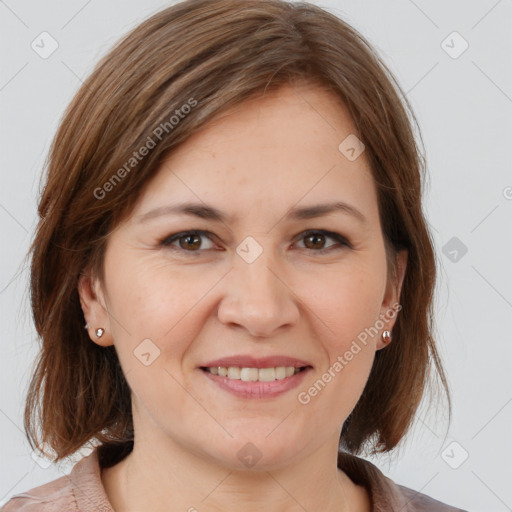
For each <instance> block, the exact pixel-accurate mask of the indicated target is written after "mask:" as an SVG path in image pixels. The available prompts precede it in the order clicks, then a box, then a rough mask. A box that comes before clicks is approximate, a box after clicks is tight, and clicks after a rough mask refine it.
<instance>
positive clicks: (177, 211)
mask: <svg viewBox="0 0 512 512" xmlns="http://www.w3.org/2000/svg"><path fill="white" fill-rule="evenodd" d="M334 212H341V213H344V214H347V215H350V216H352V217H354V218H355V219H357V220H358V221H360V222H361V223H363V224H366V223H367V222H368V220H367V219H366V217H365V216H364V215H363V214H362V213H361V212H360V211H359V210H358V209H357V208H356V207H355V206H352V205H351V204H348V203H345V202H343V201H337V202H334V203H327V204H318V205H312V206H303V207H299V208H293V209H292V210H290V211H289V212H288V213H287V214H286V215H285V218H286V219H289V220H304V219H314V218H316V217H323V216H325V215H328V214H330V213H334ZM163 215H189V216H191V217H198V218H200V219H206V220H212V221H215V222H223V223H228V222H230V221H231V220H233V219H232V218H231V216H229V215H227V214H226V213H223V212H222V211H220V210H219V209H217V208H214V207H213V206H209V205H207V204H204V203H182V204H177V205H168V206H161V207H159V208H155V209H154V210H150V211H149V212H146V213H143V214H141V215H139V216H138V222H139V223H142V222H146V221H148V220H150V219H153V218H155V217H161V216H163Z"/></svg>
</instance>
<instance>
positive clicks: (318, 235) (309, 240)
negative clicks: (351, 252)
mask: <svg viewBox="0 0 512 512" xmlns="http://www.w3.org/2000/svg"><path fill="white" fill-rule="evenodd" d="M328 238H330V239H331V240H334V241H335V242H337V243H334V244H331V245H329V246H327V247H326V246H325V240H326V239H328ZM300 240H304V241H305V242H304V245H305V249H308V250H310V251H313V252H317V253H320V254H323V253H324V252H330V251H331V250H336V249H340V248H341V247H343V246H345V247H351V246H350V244H349V243H348V241H347V240H346V239H345V238H344V237H342V236H341V235H339V234H338V233H332V232H330V231H325V230H317V231H306V232H304V233H302V235H301V238H300Z"/></svg>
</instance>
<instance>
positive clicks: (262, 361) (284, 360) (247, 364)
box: [201, 355, 311, 368]
mask: <svg viewBox="0 0 512 512" xmlns="http://www.w3.org/2000/svg"><path fill="white" fill-rule="evenodd" d="M215 366H222V367H224V368H229V367H230V366H235V367H239V368H272V367H277V366H295V367H297V368H300V367H303V366H311V363H309V362H307V361H303V360H301V359H297V358H295V357H289V356H268V357H253V356H249V355H247V356H244V355H237V356H230V357H223V358H222V359H215V360H213V361H209V362H207V363H205V364H203V365H201V367H202V368H208V367H215Z"/></svg>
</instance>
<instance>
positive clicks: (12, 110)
mask: <svg viewBox="0 0 512 512" xmlns="http://www.w3.org/2000/svg"><path fill="white" fill-rule="evenodd" d="M314 3H317V4H318V5H321V6H323V7H326V8H328V9H329V10H330V11H331V12H334V13H336V14H338V15H340V16H341V17H343V18H344V19H345V20H346V21H348V22H349V23H351V24H352V25H353V26H355V27H356V28H357V29H358V30H360V31H361V32H362V33H363V35H364V36H365V37H367V38H368V39H369V40H370V42H371V43H373V44H374V45H375V46H376V47H377V49H378V51H379V52H380V54H381V55H382V56H383V57H384V59H385V61H386V62H387V63H388V65H389V66H390V68H391V69H392V71H393V72H394V73H395V74H396V76H397V77H398V79H399V81H400V83H401V84H402V86H403V88H404V90H405V91H407V95H408V98H409V99H410V101H411V102H412V105H413V108H414V109H415V113H416V115H417V117H418V120H419V123H420V126H421V129H422V133H423V137H424V141H425V147H426V150H427V158H428V162H429V171H430V189H429V192H428V195H427V196H426V209H427V212H428V217H429V222H430V223H431V226H432V230H433V234H434V236H435V241H436V249H437V252H438V254H439V258H440V261H441V264H442V268H441V269H440V280H439V287H438V300H437V323H438V331H439V333H440V337H439V347H440V351H441V355H442V357H443V361H444V363H445V366H446V369H447V371H448V376H449V382H450V386H451V389H452V394H453V400H454V405H455V408H454V418H453V421H452V424H451V427H450V429H449V431H448V433H446V432H447V428H446V423H445V422H443V421H442V420H443V418H442V417H438V418H436V417H435V416H434V415H433V414H431V415H430V416H427V415H426V414H423V413H422V411H419V412H418V414H417V418H416V423H415V428H414V430H413V432H412V433H411V434H410V435H409V436H408V438H407V441H406V442H405V444H404V445H403V447H402V448H401V449H400V450H399V451H398V452H397V453H395V454H394V455H393V456H391V457H387V456H383V457H379V458H371V459H370V460H372V462H374V463H375V464H377V466H379V467H380V468H381V469H382V470H383V471H384V472H385V473H386V474H387V475H388V476H389V477H390V478H392V479H393V480H395V481H396V482H397V483H400V484H402V485H405V486H408V487H411V488H414V489H416V490H420V491H421V492H423V493H426V494H428V495H430V496H433V497H435V498H437V499H439V500H441V501H444V502H446V503H449V504H452V505H456V506H459V507H461V508H465V509H467V510H470V511H472V512H477V511H481V512H484V511H485V512H502V511H507V510H512V487H511V485H510V482H511V477H512V470H511V469H510V460H511V455H512V437H511V436H510V432H511V431H512V429H511V423H512V385H511V372H510V361H511V359H512V336H511V335H510V320H511V319H512V275H511V272H510V263H511V261H512V241H511V240H512V226H511V220H512V166H511V161H510V153H509V151H510V147H511V142H512V71H511V62H512V60H511V57H510V55H511V51H512V36H511V32H512V31H511V29H512V2H511V0H500V1H496V0H488V1H487V0H486V1H476V0H473V1H463V0H458V1H451V2H446V1H442V0H435V1H430V2H427V1H426V0H415V1H412V0H393V1H389V2H381V1H379V0H371V1H370V0H366V1H355V0H354V1H345V2H342V1H327V0H326V1H324V2H314ZM168 5H169V2H165V1H158V0H146V1H145V2H143V3H141V2H139V1H136V0H122V1H121V0H108V1H103V2H99V1H98V0H89V1H83V0H73V1H69V0H68V1H64V0H48V1H45V2H36V1H35V0H31V1H23V0H5V1H1V0H0V38H1V39H0V51H1V68H0V109H1V110H0V120H1V126H0V130H1V132H0V144H1V146H0V147H1V151H0V159H1V164H0V173H1V190H0V227H1V234H2V236H1V241H0V244H1V246H2V248H1V267H0V311H1V313H0V314H1V320H0V322H1V324H0V325H1V327H0V336H1V338H0V343H1V348H2V357H1V359H0V365H1V376H2V379H1V384H2V385H1V386H0V433H1V435H0V458H1V464H0V475H1V476H0V504H2V503H3V502H5V501H7V499H8V498H9V497H10V496H11V495H12V494H15V493H19V492H22V491H26V490H28V489H30V488H32V487H34V486H36V485H40V484H43V483H45V482H48V481H50V480H53V479H55V478H58V477H60V476H62V475H63V474H65V473H67V472H68V471H69V470H70V469H71V464H68V465H60V466H50V467H42V466H41V465H39V464H38V463H37V462H36V461H34V460H33V459H32V458H31V451H30V449H29V446H28V443H27V441H26V440H25V438H24V433H23V417H22V412H23V399H24V397H25V393H26V388H27V385H28V379H29V376H30V374H31V371H32V363H33V360H34V357H35V356H36V353H37V348H38V347H37V342H36V337H35V330H34V328H33V326H32V323H31V317H30V309H29V300H28V294H27V292H26V287H27V277H28V273H27V265H26V264H23V261H22V260H23V257H24V256H25V253H26V251H27V249H28V245H29V242H30V240H31V237H32V235H33V232H34V228H35V225H36V218H37V212H36V200H37V195H38V188H39V177H40V173H41V169H42V166H43V161H44V158H45V156H46V153H47V151H48V148H49V144H50V142H51V138H52V137H53V134H54V133H55V130H56V128H57V125H58V121H59V119H60V117H61V115H62V113H63V111H64V109H65V107H66V106H67V104H68V103H69V101H70V100H71V98H72V97H73V95H74V94H75V92H76V90H77V89H78V87H79V86H80V84H81V80H82V79H83V78H85V76H87V75H88V74H89V73H90V72H91V70H92V68H93V66H94V64H95V63H96V62H97V61H98V59H99V58H100V56H102V55H103V54H105V53H106V52H107V51H108V49H109V48H110V47H111V46H112V45H113V44H114V43H115V42H116V41H117V40H118V38H119V37H120V36H121V35H123V34H125V33H126V32H127V31H128V30H130V29H132V28H133V27H135V26H136V25H137V24H138V23H139V22H140V21H142V20H143V19H145V18H147V17H148V16H149V15H151V14H152V13H154V12H156V11H157V10H160V9H161V8H164V7H166V6H168ZM43 31H47V32H49V33H50V34H51V35H52V36H53V37H54V38H55V39H56V40H57V42H58V44H59V47H58V49H57V50H56V51H55V53H53V54H52V55H51V56H50V57H49V58H47V59H43V58H41V57H40V56H39V55H38V54H37V53H36V52H35V51H34V50H33V49H32V48H31V43H32V41H33V40H34V39H36V38H37V37H38V36H39V34H41V32H43ZM453 31H457V32H458V33H459V34H460V35H461V36H462V37H463V38H464V39H465V40H466V41H467V42H468V43H469V47H468V49H467V50H466V51H465V52H464V53H462V54H461V55H460V56H458V57H457V58H452V57H451V56H450V55H449V54H448V53H447V52H446V51H445V49H448V48H446V46H447V45H448V46H452V47H453V48H452V49H451V50H449V49H448V50H449V51H451V52H452V53H453V52H455V51H457V50H458V49H460V48H461V41H460V40H457V39H454V38H453V36H450V38H448V40H447V41H446V43H444V45H443V44H442V42H443V41H444V40H445V39H446V38H447V37H448V36H449V35H450V34H451V33H452V32H453ZM452 41H453V42H452ZM453 237H457V238H458V239H459V240H460V242H461V243H463V244H464V245H465V246H466V247H467V249H468V251H467V253H466V254H464V255H463V256H461V252H460V251H459V252H458V253H457V255H455V253H453V252H452V253H451V254H449V251H452V250H453V248H452V247H451V246H450V245H448V246H447V248H446V249H445V250H444V252H443V248H444V247H445V246H446V244H447V243H448V242H449V241H450V240H451V239H452V238H453ZM451 243H453V241H452V242H451ZM456 250H457V249H456ZM445 253H446V254H445ZM455 256H456V257H457V261H453V259H454V258H455ZM451 443H456V444H451ZM466 452H467V455H468V458H467V460H465V461H464V462H462V461H463V459H464V457H465V454H466ZM43 466H44V464H43ZM451 466H454V467H455V466H458V468H457V469H454V468H452V467H451Z"/></svg>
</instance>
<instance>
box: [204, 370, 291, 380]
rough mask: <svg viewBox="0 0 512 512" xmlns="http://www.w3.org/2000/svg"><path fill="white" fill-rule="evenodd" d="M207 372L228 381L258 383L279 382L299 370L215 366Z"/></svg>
mask: <svg viewBox="0 0 512 512" xmlns="http://www.w3.org/2000/svg"><path fill="white" fill-rule="evenodd" d="M207 371H209V372H210V373H213V374H214V375H220V376H221V377H227V378H228V379H237V380H243V381H244V382H250V381H253V382H255V381H260V382H272V381H273V380H281V379H284V378H285V377H291V376H292V375H295V374H296V373H298V372H299V371H300V368H295V367H294V366H277V367H274V368H239V367H237V366H230V367H229V368H226V367H224V366H215V367H210V368H207Z"/></svg>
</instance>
